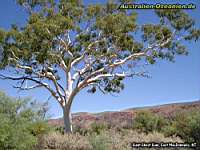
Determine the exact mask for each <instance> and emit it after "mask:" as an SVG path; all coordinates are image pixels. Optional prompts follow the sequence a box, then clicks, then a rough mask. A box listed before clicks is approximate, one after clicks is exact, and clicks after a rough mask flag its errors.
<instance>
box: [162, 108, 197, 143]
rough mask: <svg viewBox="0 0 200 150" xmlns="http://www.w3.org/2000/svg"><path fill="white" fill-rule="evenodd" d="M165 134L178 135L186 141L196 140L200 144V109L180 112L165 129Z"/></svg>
mask: <svg viewBox="0 0 200 150" xmlns="http://www.w3.org/2000/svg"><path fill="white" fill-rule="evenodd" d="M164 133H165V135H167V136H171V135H177V136H179V137H181V138H182V139H183V140H185V141H186V142H196V143H197V145H200V140H199V137H200V111H199V110H193V111H190V112H188V111H184V112H179V113H177V115H176V116H175V118H174V119H173V121H172V122H171V124H170V125H169V127H167V128H166V129H165V130H164Z"/></svg>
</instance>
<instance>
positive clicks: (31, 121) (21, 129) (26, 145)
mask: <svg viewBox="0 0 200 150" xmlns="http://www.w3.org/2000/svg"><path fill="white" fill-rule="evenodd" d="M32 104H33V103H30V100H29V99H23V100H17V99H14V98H10V97H8V96H6V95H5V94H4V93H2V92H0V149H1V150H31V149H33V148H34V145H35V144H36V143H37V137H36V135H37V134H40V133H44V130H46V127H47V124H45V123H44V122H43V123H42V120H40V118H41V116H40V115H39V113H38V111H37V110H36V109H34V110H33V107H32V106H33V105H32ZM38 110H40V109H39V108H38ZM39 120H40V122H38V121H39ZM39 124H43V128H40V130H39V128H38V127H39V126H38V125H39ZM33 132H35V133H34V134H33Z"/></svg>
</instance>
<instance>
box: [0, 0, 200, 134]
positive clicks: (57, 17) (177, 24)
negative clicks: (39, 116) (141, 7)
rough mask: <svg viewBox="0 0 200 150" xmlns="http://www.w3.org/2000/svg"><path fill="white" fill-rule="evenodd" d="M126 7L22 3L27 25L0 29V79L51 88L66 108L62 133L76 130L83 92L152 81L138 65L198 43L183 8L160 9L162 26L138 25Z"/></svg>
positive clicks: (73, 1)
mask: <svg viewBox="0 0 200 150" xmlns="http://www.w3.org/2000/svg"><path fill="white" fill-rule="evenodd" d="M121 2H122V1H118V2H117V3H114V2H108V3H106V4H92V5H83V3H81V1H80V0H59V1H55V0H37V1H36V0H17V4H18V5H20V6H22V8H23V9H22V10H23V11H24V10H25V11H26V12H27V14H28V15H27V16H28V17H27V21H26V23H25V25H24V26H17V25H12V26H11V28H10V30H8V31H7V30H4V29H1V30H0V49H1V55H2V56H1V63H0V65H1V72H2V73H1V76H0V77H1V79H5V80H6V79H8V80H14V81H16V84H15V86H14V87H15V88H19V89H20V90H31V89H35V88H44V89H46V90H48V91H49V93H50V94H51V95H52V97H53V98H54V99H55V100H56V101H58V103H59V104H60V106H61V108H62V109H63V118H64V125H65V132H72V125H71V114H70V109H71V105H72V102H73V100H74V98H75V96H76V95H77V94H78V93H79V91H81V90H82V89H84V88H89V90H88V91H89V92H92V93H94V92H95V91H96V90H100V91H102V92H103V93H112V92H120V90H122V89H123V87H124V86H123V79H125V78H127V77H134V76H143V77H145V76H147V75H146V73H145V72H142V71H141V70H139V69H138V68H137V67H136V66H137V64H143V63H144V64H146V63H148V64H153V63H155V62H156V60H158V59H166V60H170V61H173V58H174V56H175V55H176V54H187V53H188V51H187V49H186V47H185V46H184V45H183V44H182V43H183V41H196V40H198V38H199V35H200V31H199V30H198V29H196V28H195V22H194V20H193V19H192V18H191V17H190V16H189V15H188V14H186V13H185V12H184V11H182V10H175V9H173V10H161V9H160V10H155V11H154V14H155V15H156V16H157V24H151V23H148V24H143V25H141V24H138V23H137V13H136V11H135V10H123V9H118V8H119V4H120V3H121ZM5 70H6V74H3V71H5ZM8 70H9V71H8Z"/></svg>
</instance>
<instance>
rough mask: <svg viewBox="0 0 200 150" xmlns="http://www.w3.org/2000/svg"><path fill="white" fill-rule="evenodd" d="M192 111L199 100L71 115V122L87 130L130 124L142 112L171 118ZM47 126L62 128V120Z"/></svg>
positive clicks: (197, 105) (197, 106) (198, 106)
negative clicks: (101, 124) (102, 124)
mask: <svg viewBox="0 0 200 150" xmlns="http://www.w3.org/2000/svg"><path fill="white" fill-rule="evenodd" d="M193 109H199V110H200V100H199V101H194V102H185V103H172V104H164V105H159V106H150V107H140V108H130V109H125V110H121V111H111V112H101V113H87V112H80V113H74V114H72V120H73V124H75V125H77V126H81V127H82V128H87V127H88V126H89V125H90V124H91V123H93V122H106V123H110V124H115V125H120V126H124V125H127V124H131V123H132V120H133V118H134V117H135V116H136V114H137V113H138V112H139V111H142V110H149V111H151V112H152V113H156V114H159V115H162V116H164V117H172V116H173V115H174V114H176V113H177V112H180V111H184V110H187V111H189V110H193ZM49 124H50V125H56V126H62V125H63V119H62V118H58V119H50V120H49Z"/></svg>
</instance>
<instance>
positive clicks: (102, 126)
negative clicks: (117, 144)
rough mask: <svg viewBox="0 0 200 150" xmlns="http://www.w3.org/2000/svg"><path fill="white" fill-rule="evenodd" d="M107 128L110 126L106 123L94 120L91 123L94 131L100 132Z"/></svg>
mask: <svg viewBox="0 0 200 150" xmlns="http://www.w3.org/2000/svg"><path fill="white" fill-rule="evenodd" d="M106 129H108V126H107V124H106V123H97V122H94V123H92V124H91V130H92V132H93V133H96V134H100V132H101V131H104V130H106Z"/></svg>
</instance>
